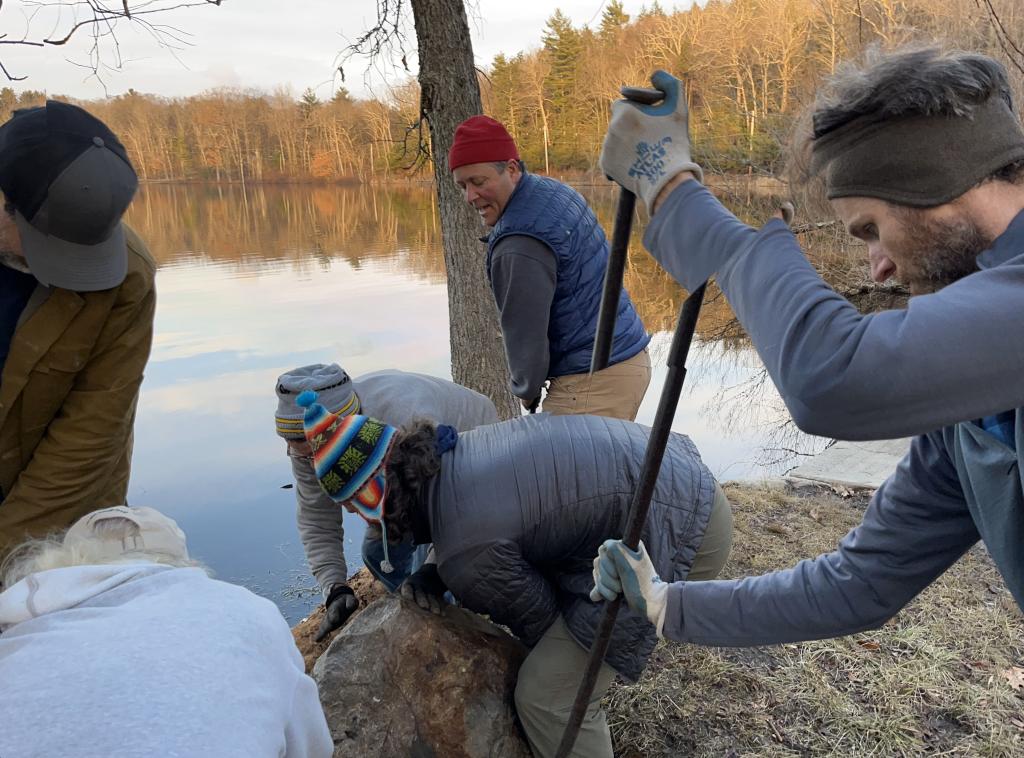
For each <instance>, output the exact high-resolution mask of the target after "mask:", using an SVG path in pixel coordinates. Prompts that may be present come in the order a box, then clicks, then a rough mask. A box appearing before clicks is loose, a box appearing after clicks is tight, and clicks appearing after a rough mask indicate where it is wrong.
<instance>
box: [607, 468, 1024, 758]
mask: <svg viewBox="0 0 1024 758" xmlns="http://www.w3.org/2000/svg"><path fill="white" fill-rule="evenodd" d="M726 492H727V494H728V495H729V498H730V500H731V501H732V503H733V508H734V512H735V538H734V542H733V552H732V555H731V557H730V560H729V563H728V564H727V565H726V567H725V569H724V571H723V575H722V578H730V577H739V576H744V575H748V574H759V573H764V572H767V571H771V570H774V569H779V568H785V567H788V566H791V565H793V564H794V563H796V562H797V561H798V560H800V559H801V558H806V557H813V556H815V555H818V554H819V553H822V552H825V551H828V550H830V549H832V548H833V547H834V546H835V544H836V542H837V541H838V539H839V538H840V537H841V536H842V535H843V534H845V533H846V532H847V531H848V530H849V529H850V528H851V527H853V526H855V525H856V524H857V523H858V522H859V521H860V518H861V515H862V514H863V510H864V507H865V505H866V502H867V501H866V499H865V498H861V499H858V498H855V497H854V498H847V499H843V498H840V497H838V496H836V495H833V494H831V493H826V492H823V491H822V490H806V491H797V492H788V491H784V490H781V489H779V488H769V487H756V486H755V487H752V486H742V487H741V486H736V485H731V486H727V487H726ZM607 705H608V708H609V723H610V724H611V728H612V734H613V738H614V741H615V746H616V755H618V756H622V758H639V757H640V756H684V755H686V756H809V755H815V756H817V755H843V756H850V755H855V756H869V755H878V756H898V755H907V756H911V755H922V754H929V755H942V756H961V755H963V756H1010V755H1017V756H1020V755H1024V618H1022V617H1021V614H1020V611H1019V610H1018V609H1017V607H1016V604H1015V603H1014V602H1013V599H1012V597H1011V596H1010V594H1009V592H1008V591H1007V589H1006V587H1005V585H1004V584H1003V582H1002V580H1001V578H1000V577H999V574H998V573H997V572H996V570H995V567H994V566H993V564H992V562H991V560H990V559H989V557H988V555H987V554H986V553H985V551H984V549H983V548H981V547H976V548H974V549H973V550H972V551H971V552H969V553H968V554H967V555H966V556H965V557H964V558H963V559H961V560H960V561H959V562H958V563H957V564H956V565H955V566H954V567H953V568H952V569H951V570H950V571H948V572H947V573H946V574H945V575H944V576H943V577H942V578H941V579H940V580H939V581H938V582H936V583H935V584H934V585H932V586H931V587H930V588H929V589H928V590H927V591H926V592H924V593H923V594H922V595H921V596H919V597H918V598H917V599H916V600H915V601H914V602H912V603H911V604H910V605H909V606H908V607H907V608H906V609H904V610H903V612H902V613H900V614H899V615H898V616H897V617H896V618H895V619H893V620H892V621H890V622H889V623H888V624H886V625H885V626H884V627H883V628H881V629H879V630H877V631H874V632H866V633H863V634H858V635H855V636H853V637H848V638H844V639H839V640H826V641H822V642H811V643H804V644H796V645H781V646H773V647H763V648H747V649H729V648H701V647H697V646H692V645H680V644H675V643H662V644H661V645H660V646H659V647H658V649H657V650H656V651H655V653H654V657H653V659H652V661H651V665H650V666H649V667H648V670H647V672H646V673H645V675H644V678H643V679H642V680H641V681H640V682H639V683H638V684H636V685H634V686H623V685H616V686H615V687H614V688H613V689H612V690H611V692H610V693H609V696H608V698H607Z"/></svg>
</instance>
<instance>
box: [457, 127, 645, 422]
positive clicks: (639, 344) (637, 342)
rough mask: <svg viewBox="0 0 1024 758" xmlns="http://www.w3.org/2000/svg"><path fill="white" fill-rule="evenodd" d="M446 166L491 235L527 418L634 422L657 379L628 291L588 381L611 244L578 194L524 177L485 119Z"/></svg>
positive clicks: (467, 132) (462, 134)
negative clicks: (600, 364) (604, 355)
mask: <svg viewBox="0 0 1024 758" xmlns="http://www.w3.org/2000/svg"><path fill="white" fill-rule="evenodd" d="M448 168H449V169H450V170H451V172H452V177H453V178H454V180H455V183H456V184H457V185H458V186H459V188H460V189H461V190H462V192H463V193H464V195H465V198H466V202H467V203H469V204H470V205H472V206H473V207H474V208H475V209H476V210H477V212H478V213H479V214H480V218H481V219H482V220H483V222H484V224H486V225H487V226H489V227H491V228H492V229H491V233H490V236H489V237H488V238H487V263H486V265H487V276H488V279H489V280H490V283H491V289H492V290H493V292H494V299H495V302H496V303H497V305H498V311H499V314H500V319H501V331H502V336H503V338H504V341H505V354H506V356H507V358H508V366H509V372H510V375H511V388H512V392H513V394H515V395H516V397H518V398H519V399H520V400H521V401H522V404H523V407H524V408H526V409H527V410H530V411H533V410H535V409H536V408H537V406H538V404H539V402H540V399H541V390H542V389H543V388H544V385H545V382H546V383H547V393H546V395H545V397H544V407H543V410H544V411H546V412H548V413H555V414H574V413H575V414H593V415H600V416H612V417H615V418H623V419H628V420H633V419H635V418H636V413H637V410H638V409H639V408H640V402H641V401H642V400H643V397H644V393H645V392H646V391H647V385H648V384H649V383H650V380H651V361H650V356H649V354H648V352H647V343H648V342H649V341H650V337H649V336H648V334H647V332H646V330H645V329H644V326H643V323H642V322H641V320H640V316H639V315H638V314H637V312H636V309H635V308H634V307H633V303H632V301H631V300H630V299H629V294H628V293H627V292H626V291H625V289H623V290H622V294H621V295H620V297H619V308H618V312H617V317H616V321H615V335H614V338H613V341H612V353H611V360H610V361H609V365H608V367H607V368H605V369H603V370H601V371H598V372H596V373H594V374H590V373H589V370H590V357H591V352H592V350H593V345H594V334H595V332H596V329H597V315H598V309H599V307H600V303H601V290H602V287H603V282H604V273H605V269H606V268H607V267H608V240H607V239H606V238H605V235H604V231H603V230H602V229H601V226H600V224H598V222H597V218H596V217H595V216H594V213H593V211H591V210H590V208H589V207H588V206H587V203H586V201H585V200H584V199H583V197H582V196H581V195H580V194H579V193H578V192H576V190H574V189H572V188H571V187H569V186H567V185H565V184H562V183H561V182H558V181H555V180H554V179H550V178H548V177H543V176H537V175H535V174H530V173H528V172H527V171H526V167H525V166H524V165H523V162H522V161H521V160H520V159H519V151H518V150H517V149H516V144H515V141H514V140H513V139H512V137H511V135H509V133H508V131H506V129H505V127H504V126H502V125H501V124H500V123H499V122H497V121H495V120H494V119H492V118H488V117H487V116H473V117H471V118H469V119H466V120H465V121H464V122H462V124H460V125H459V127H458V128H457V129H456V130H455V139H454V141H453V142H452V148H451V150H450V151H449V153H448Z"/></svg>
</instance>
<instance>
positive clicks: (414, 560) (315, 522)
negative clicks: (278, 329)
mask: <svg viewBox="0 0 1024 758" xmlns="http://www.w3.org/2000/svg"><path fill="white" fill-rule="evenodd" d="M303 390H314V391H316V392H317V393H318V394H319V396H320V402H321V403H322V404H324V405H325V406H326V407H327V408H328V409H329V410H331V411H332V412H334V413H338V414H340V415H343V416H344V415H349V414H353V413H367V414H370V415H372V416H374V417H376V418H379V419H381V420H383V421H386V422H387V423H389V424H393V425H401V424H405V423H407V422H409V421H410V420H412V418H413V417H414V416H415V417H421V418H428V419H431V420H433V421H436V422H438V423H444V424H450V425H452V426H453V427H455V428H456V429H458V430H459V431H465V430H467V429H472V428H474V427H476V426H480V425H482V424H493V423H495V422H497V420H498V413H497V411H496V410H495V408H494V403H492V402H491V401H490V399H489V398H487V397H484V396H483V395H481V394H480V393H479V392H474V391H473V390H471V389H468V388H466V387H463V386H462V385H460V384H455V383H454V382H449V381H446V380H444V379H438V378H437V377H433V376H427V375H426V374H415V373H411V372H408V371H396V370H385V371H375V372H373V373H370V374H364V375H363V376H361V377H359V378H358V379H355V380H353V379H351V378H350V377H349V375H348V374H347V373H346V372H345V371H344V370H343V369H342V368H341V367H340V366H339V365H338V364H337V363H332V364H329V365H327V364H322V363H316V364H312V365H309V366H300V367H299V368H296V369H293V370H292V371H289V372H287V373H285V374H282V375H281V376H279V377H278V379H277V384H276V391H277V400H278V406H277V413H276V414H275V417H274V422H275V427H276V429H277V433H278V434H279V435H280V436H281V437H283V438H284V439H285V440H286V441H287V443H288V457H289V458H290V460H291V465H292V475H293V476H294V477H295V500H296V505H297V512H296V518H297V521H298V527H299V537H300V539H301V540H302V547H303V549H304V550H305V553H306V560H307V562H308V563H309V570H310V571H311V572H312V573H313V576H314V577H315V578H316V581H317V584H319V585H320V590H321V592H322V593H323V596H324V609H325V611H326V612H325V615H324V620H323V622H322V624H321V625H320V628H319V630H318V631H317V640H318V641H319V640H321V639H323V638H324V637H326V636H327V634H329V633H330V632H331V631H333V630H335V629H337V628H339V627H340V626H342V625H343V624H344V623H345V621H346V620H348V617H349V616H351V615H352V613H353V612H355V609H356V608H357V607H358V601H357V600H356V597H355V594H354V593H353V592H352V589H351V588H350V587H349V586H348V566H347V565H346V563H345V531H344V525H343V519H342V516H343V512H342V510H341V509H340V508H338V506H337V505H336V504H335V503H334V502H332V501H331V499H330V498H328V497H327V496H326V495H325V494H324V493H323V491H322V490H321V489H320V484H319V482H317V479H316V472H315V471H314V470H313V464H312V461H311V459H310V450H309V444H308V443H307V442H306V439H305V436H304V435H303V432H302V409H301V408H300V407H299V406H297V405H296V404H295V398H296V397H297V396H298V395H299V393H301V392H302V391H303ZM362 555H363V563H364V565H365V566H366V567H367V568H368V569H369V570H370V572H371V573H372V574H373V575H374V576H375V577H376V578H377V579H379V580H380V581H381V583H383V584H384V586H385V587H387V588H388V590H390V591H391V592H394V591H396V590H397V589H398V588H399V586H400V585H402V584H403V582H404V581H405V580H406V578H407V577H408V576H409V575H410V574H411V573H413V572H414V571H415V570H416V569H417V568H418V567H419V565H420V564H421V563H423V561H424V560H427V555H428V553H427V547H426V546H422V547H421V548H414V546H413V545H412V544H411V542H407V543H406V544H404V545H398V546H396V547H394V548H392V549H391V551H390V556H391V564H392V569H393V570H392V571H390V572H384V571H382V570H381V569H380V562H381V559H382V557H383V555H382V551H381V543H380V539H375V538H374V536H373V535H367V536H366V538H365V539H364V540H363V545H362ZM417 590H418V588H417V587H415V586H413V585H409V586H407V587H405V588H404V589H403V590H402V591H403V593H406V594H412V595H415V594H416V592H417ZM428 595H429V593H428Z"/></svg>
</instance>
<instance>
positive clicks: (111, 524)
mask: <svg viewBox="0 0 1024 758" xmlns="http://www.w3.org/2000/svg"><path fill="white" fill-rule="evenodd" d="M92 528H93V533H94V534H95V536H96V539H95V540H81V539H79V540H74V541H73V542H71V543H70V544H65V543H64V542H63V540H62V539H61V536H60V535H56V536H50V537H44V538H41V539H33V540H29V541H27V542H24V543H22V544H21V545H19V546H18V547H16V548H15V549H14V550H13V551H11V553H10V554H9V555H8V556H7V557H6V558H5V559H4V561H3V564H0V588H2V587H11V586H13V585H15V584H17V583H18V582H20V581H21V580H22V579H24V578H25V577H26V576H29V575H30V574H36V573H38V572H40V571H48V570H49V569H56V568H68V567H70V566H102V565H110V564H118V563H160V564H163V565H165V566H173V567H175V568H185V567H192V566H194V567H198V568H203V569H204V570H205V567H204V566H203V565H202V564H201V563H199V562H198V561H194V560H192V559H191V558H189V557H188V556H187V555H171V554H169V553H164V552H158V551H155V550H154V551H146V550H134V551H132V552H128V553H122V554H120V555H114V554H111V552H110V548H109V547H105V546H104V545H103V542H102V541H103V540H108V541H109V540H130V539H132V538H133V537H136V536H138V534H139V527H138V526H137V525H136V524H135V522H133V521H131V520H130V519H126V518H119V517H112V518H106V519H103V520H102V521H99V522H97V523H96V524H95V525H93V527H92Z"/></svg>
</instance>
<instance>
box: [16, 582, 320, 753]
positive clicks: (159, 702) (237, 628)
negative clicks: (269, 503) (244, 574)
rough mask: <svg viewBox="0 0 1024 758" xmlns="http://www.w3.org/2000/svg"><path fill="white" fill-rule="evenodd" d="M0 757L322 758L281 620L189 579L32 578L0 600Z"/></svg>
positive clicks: (305, 688)
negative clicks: (235, 757) (284, 757)
mask: <svg viewBox="0 0 1024 758" xmlns="http://www.w3.org/2000/svg"><path fill="white" fill-rule="evenodd" d="M0 714H2V716H0V718H2V723H3V725H2V726H0V756H2V757H3V758H28V757H29V756H40V757H42V756H46V757H47V758H49V757H50V756H69V757H73V758H79V757H80V758H91V757H93V756H95V758H120V757H122V756H123V757H124V758H143V757H146V758H149V757H150V756H152V757H154V758H155V757H156V756H160V757H161V758H163V757H168V758H170V757H178V756H180V757H181V758H186V757H187V758H193V757H196V758H202V757H204V756H210V757H211V758H213V757H214V756H216V757H217V758H232V757H234V756H238V758H242V757H243V756H244V757H245V758H262V757H263V756H267V757H268V758H270V757H272V758H281V757H283V756H287V757H288V758H293V757H294V758H306V757H307V756H308V757H309V758H326V757H327V756H330V755H331V753H332V750H333V744H332V740H331V736H330V732H329V730H328V728H327V722H326V720H325V719H324V714H323V710H322V709H321V706H320V700H319V697H318V695H317V689H316V685H315V684H314V682H313V680H312V679H310V678H309V677H308V676H306V674H305V673H304V672H303V665H302V658H301V656H300V655H299V652H298V650H297V649H296V648H295V643H294V641H293V639H292V635H291V632H290V631H289V629H288V625H287V624H286V623H285V621H284V619H283V618H282V617H281V614H280V612H279V611H278V610H277V608H276V607H275V606H274V604H273V603H271V602H270V601H268V600H265V599H263V598H260V597H257V596H256V595H254V594H252V593H251V592H249V591H248V590H246V589H243V588H242V587H237V586H235V585H232V584H227V583H225V582H220V581H216V580H214V579H211V578H209V577H208V576H207V575H206V573H205V572H204V571H202V570H201V569H197V568H170V567H167V566H160V565H156V564H152V563H137V564H120V565H110V566H77V567H73V568H61V569H53V570H50V571H41V572H39V573H36V574H32V575H31V576H29V577H27V578H25V579H23V580H22V581H21V582H18V583H17V584H15V585H14V586H12V587H10V588H9V589H7V590H6V591H5V592H3V593H0Z"/></svg>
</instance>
